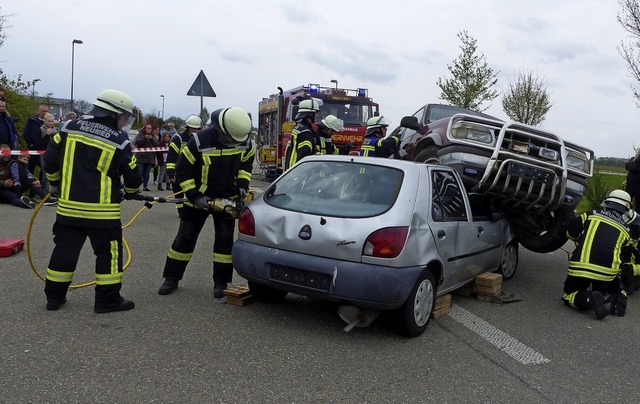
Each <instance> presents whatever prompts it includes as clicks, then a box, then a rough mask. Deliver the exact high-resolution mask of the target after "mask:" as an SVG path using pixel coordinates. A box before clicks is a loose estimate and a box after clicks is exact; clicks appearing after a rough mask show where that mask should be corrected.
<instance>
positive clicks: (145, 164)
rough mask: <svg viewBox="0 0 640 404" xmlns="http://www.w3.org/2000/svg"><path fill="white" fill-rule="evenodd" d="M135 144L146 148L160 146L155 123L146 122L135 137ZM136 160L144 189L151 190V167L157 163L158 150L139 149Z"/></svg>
mask: <svg viewBox="0 0 640 404" xmlns="http://www.w3.org/2000/svg"><path fill="white" fill-rule="evenodd" d="M133 145H134V146H135V147H137V148H141V149H146V148H152V147H158V141H157V140H156V139H154V137H153V125H152V124H150V123H146V124H144V125H143V126H142V128H141V129H140V132H139V133H138V134H137V135H136V137H135V138H134V139H133ZM136 162H137V163H138V169H139V170H140V175H142V185H143V187H144V188H143V190H144V191H149V174H150V173H151V169H152V168H153V167H154V166H155V165H156V163H157V162H156V152H154V151H139V152H137V153H136Z"/></svg>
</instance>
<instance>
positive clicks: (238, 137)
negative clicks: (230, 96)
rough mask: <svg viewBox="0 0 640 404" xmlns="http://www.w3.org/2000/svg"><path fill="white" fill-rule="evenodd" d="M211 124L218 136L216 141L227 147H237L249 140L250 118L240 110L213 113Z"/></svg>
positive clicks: (229, 109)
mask: <svg viewBox="0 0 640 404" xmlns="http://www.w3.org/2000/svg"><path fill="white" fill-rule="evenodd" d="M211 124H212V125H213V126H214V128H215V129H217V130H216V132H217V134H218V141H220V143H222V144H223V145H225V146H227V147H233V146H237V145H239V144H240V143H242V142H245V141H246V140H247V139H248V138H249V132H251V127H252V125H251V118H249V114H247V113H246V112H245V111H244V110H243V109H242V108H238V107H231V108H222V109H218V110H216V111H213V113H212V114H211Z"/></svg>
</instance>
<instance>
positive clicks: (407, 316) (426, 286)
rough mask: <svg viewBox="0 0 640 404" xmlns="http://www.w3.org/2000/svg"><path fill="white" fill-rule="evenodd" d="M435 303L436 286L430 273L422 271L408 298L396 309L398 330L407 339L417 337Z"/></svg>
mask: <svg viewBox="0 0 640 404" xmlns="http://www.w3.org/2000/svg"><path fill="white" fill-rule="evenodd" d="M435 301H436V285H435V281H434V279H433V274H432V273H431V271H424V272H423V273H422V275H420V277H419V278H418V280H417V281H416V284H415V285H414V286H413V289H412V290H411V293H410V294H409V297H407V300H406V301H405V302H404V304H403V305H402V306H401V307H400V308H399V309H398V316H397V320H398V328H399V331H400V332H401V333H402V334H404V335H406V336H407V337H417V336H418V335H420V334H422V333H423V332H424V330H425V329H426V328H427V325H428V324H429V320H430V319H431V313H432V312H433V307H434V306H435Z"/></svg>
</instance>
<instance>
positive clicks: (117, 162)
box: [44, 90, 142, 313]
mask: <svg viewBox="0 0 640 404" xmlns="http://www.w3.org/2000/svg"><path fill="white" fill-rule="evenodd" d="M90 115H92V117H90V118H89V119H84V118H83V119H78V120H75V121H68V122H67V123H66V124H65V125H64V126H63V127H62V129H61V130H60V132H59V133H58V134H56V135H55V136H53V138H52V139H51V141H50V142H49V145H48V147H47V150H46V151H45V153H44V162H45V172H46V175H47V178H48V180H49V183H50V184H51V186H50V192H51V195H52V196H58V208H57V215H56V222H55V224H54V225H53V241H54V243H55V247H54V249H53V252H52V254H51V259H50V260H49V266H48V268H47V276H46V281H45V287H44V291H45V294H46V295H47V310H58V309H59V308H60V307H61V306H62V305H63V304H64V303H65V302H66V301H67V298H66V295H67V289H68V288H69V285H70V284H71V281H72V279H73V273H74V271H75V269H76V265H77V263H78V257H79V256H80V251H81V250H82V246H83V244H84V242H85V240H86V238H87V237H89V240H90V241H91V246H92V247H93V252H94V254H95V255H96V288H95V306H94V311H95V312H96V313H107V312H110V311H123V310H130V309H133V307H134V303H133V302H132V301H131V300H125V299H124V298H123V297H122V296H120V288H121V286H122V224H121V222H120V202H121V200H122V196H121V194H120V185H121V182H120V178H121V177H122V179H123V180H124V191H125V194H135V193H137V192H139V190H140V185H141V184H142V176H141V175H140V173H139V171H138V169H137V167H136V158H135V157H134V155H133V153H132V152H131V145H130V143H129V135H128V133H127V131H128V130H129V128H131V124H132V123H133V119H134V118H135V115H134V113H133V101H132V100H131V98H130V97H129V96H128V95H127V94H125V93H123V92H120V91H117V90H105V91H103V92H102V93H101V94H100V95H99V96H98V98H97V100H96V101H95V102H94V103H93V109H92V110H91V111H90Z"/></svg>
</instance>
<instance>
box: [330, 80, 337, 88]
mask: <svg viewBox="0 0 640 404" xmlns="http://www.w3.org/2000/svg"><path fill="white" fill-rule="evenodd" d="M331 82H332V83H336V90H337V89H338V80H331Z"/></svg>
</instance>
